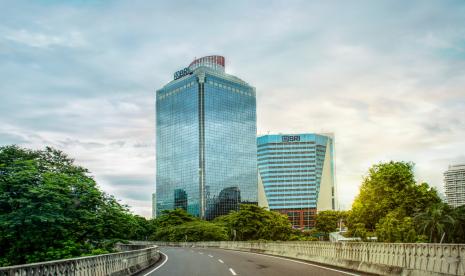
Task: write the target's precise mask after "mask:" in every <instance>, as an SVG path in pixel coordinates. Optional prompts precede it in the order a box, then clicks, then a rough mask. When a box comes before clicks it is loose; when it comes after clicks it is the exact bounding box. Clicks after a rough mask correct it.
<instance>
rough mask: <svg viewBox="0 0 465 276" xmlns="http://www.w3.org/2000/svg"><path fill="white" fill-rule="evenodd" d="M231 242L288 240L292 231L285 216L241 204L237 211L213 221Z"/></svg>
mask: <svg viewBox="0 0 465 276" xmlns="http://www.w3.org/2000/svg"><path fill="white" fill-rule="evenodd" d="M215 222H217V223H220V224H223V225H224V226H225V227H226V228H227V230H228V233H229V238H230V239H231V240H240V241H246V240H259V239H264V240H283V241H284V240H289V239H290V238H291V234H292V233H293V229H292V226H291V223H290V222H289V220H288V218H287V216H285V215H282V214H280V213H277V212H273V211H267V210H265V209H264V208H261V207H258V206H256V205H249V204H242V205H241V207H240V210H239V211H232V212H231V213H229V214H228V215H225V216H221V217H218V218H216V219H215Z"/></svg>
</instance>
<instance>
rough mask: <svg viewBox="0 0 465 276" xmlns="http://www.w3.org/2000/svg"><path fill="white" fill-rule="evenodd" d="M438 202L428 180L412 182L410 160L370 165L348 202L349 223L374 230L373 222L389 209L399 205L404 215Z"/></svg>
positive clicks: (412, 213) (412, 175) (390, 210)
mask: <svg viewBox="0 0 465 276" xmlns="http://www.w3.org/2000/svg"><path fill="white" fill-rule="evenodd" d="M439 202H441V199H440V198H439V196H438V195H437V192H436V190H435V189H433V188H430V187H429V186H428V184H426V183H421V184H416V182H415V178H414V173H413V164H412V163H406V162H393V161H391V162H388V163H380V164H377V165H374V166H373V167H371V168H370V169H369V171H368V176H366V177H365V178H364V180H363V183H362V186H361V188H360V193H359V195H358V196H357V197H356V198H355V201H354V203H353V204H352V210H351V212H350V215H349V218H348V223H349V226H352V228H354V226H355V225H356V224H363V225H364V227H365V228H366V229H367V230H368V231H375V229H376V225H377V223H378V222H379V221H380V220H381V219H382V218H384V217H386V215H387V214H388V213H389V212H392V211H394V210H396V209H399V210H401V211H399V212H403V213H404V214H405V215H406V216H409V217H413V215H414V214H415V213H416V212H419V211H422V210H425V209H426V208H427V207H428V206H430V205H432V204H435V203H439Z"/></svg>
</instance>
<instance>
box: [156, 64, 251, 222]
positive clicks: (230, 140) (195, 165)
mask: <svg viewBox="0 0 465 276" xmlns="http://www.w3.org/2000/svg"><path fill="white" fill-rule="evenodd" d="M156 139H157V141H156V160H157V171H156V197H157V198H156V202H157V203H156V209H157V210H156V212H157V214H160V212H162V211H163V210H167V209H174V208H182V209H185V210H187V211H188V212H189V213H190V214H193V215H195V216H198V217H201V218H205V219H212V218H214V217H216V216H219V215H223V214H227V213H229V211H231V210H236V209H238V207H239V204H240V203H254V204H257V201H258V198H257V197H258V195H257V155H256V154H257V144H256V98H255V88H254V87H252V86H250V85H249V84H248V83H246V82H245V81H243V80H241V79H239V78H237V77H235V76H232V75H229V74H226V73H225V60H224V57H222V56H207V57H203V58H199V59H195V60H194V61H193V62H192V63H191V64H190V65H189V66H188V67H186V68H184V69H182V70H180V71H178V72H176V73H174V80H172V81H171V82H169V83H168V84H166V85H165V86H163V88H161V89H160V90H158V91H157V92H156Z"/></svg>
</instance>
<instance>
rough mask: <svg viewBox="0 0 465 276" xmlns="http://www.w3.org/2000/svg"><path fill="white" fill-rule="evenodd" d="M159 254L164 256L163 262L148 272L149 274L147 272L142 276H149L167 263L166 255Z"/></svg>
mask: <svg viewBox="0 0 465 276" xmlns="http://www.w3.org/2000/svg"><path fill="white" fill-rule="evenodd" d="M160 254H163V255H164V256H165V260H164V261H163V263H161V265H159V266H157V267H155V268H154V269H152V270H150V271H149V272H147V273H146V274H144V275H143V276H147V275H150V274H151V273H152V272H154V271H155V270H157V269H159V268H160V267H162V266H163V265H164V264H165V263H166V262H167V261H168V255H166V254H165V253H162V252H160Z"/></svg>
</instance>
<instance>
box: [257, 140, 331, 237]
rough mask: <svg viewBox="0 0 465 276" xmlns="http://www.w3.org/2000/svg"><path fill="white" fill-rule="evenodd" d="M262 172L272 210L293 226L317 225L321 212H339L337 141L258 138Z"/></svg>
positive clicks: (304, 227) (259, 164) (259, 161)
mask: <svg viewBox="0 0 465 276" xmlns="http://www.w3.org/2000/svg"><path fill="white" fill-rule="evenodd" d="M257 145H258V147H257V157H258V169H259V173H260V177H261V180H262V182H263V185H264V188H265V194H266V198H267V200H268V205H269V208H270V210H274V211H278V212H280V213H283V214H287V215H288V217H289V219H290V221H291V222H292V225H293V227H295V228H300V229H307V228H310V227H313V226H314V223H315V214H316V212H317V211H324V210H335V209H336V196H335V195H336V191H335V180H334V178H335V176H334V175H335V166H334V138H333V136H332V135H323V134H289V135H264V136H260V137H258V138H257Z"/></svg>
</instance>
